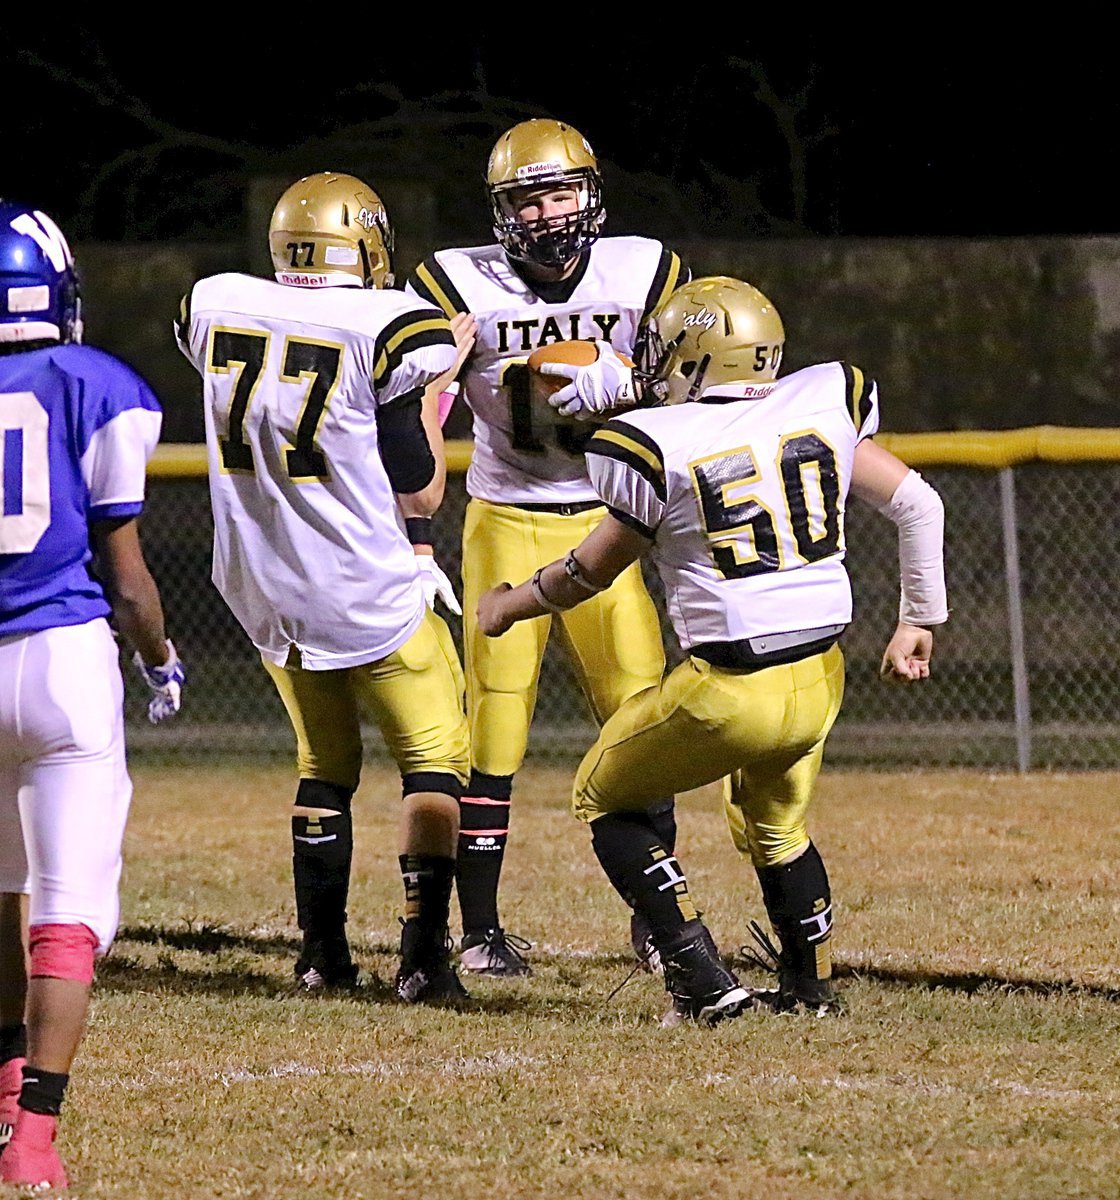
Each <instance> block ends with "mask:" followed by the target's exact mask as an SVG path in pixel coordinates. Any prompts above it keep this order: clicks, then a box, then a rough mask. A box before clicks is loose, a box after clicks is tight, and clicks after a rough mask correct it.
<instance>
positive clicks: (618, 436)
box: [586, 421, 666, 500]
mask: <svg viewBox="0 0 1120 1200" xmlns="http://www.w3.org/2000/svg"><path fill="white" fill-rule="evenodd" d="M586 453H588V454H601V455H603V456H604V457H605V458H613V459H614V460H615V461H616V462H620V463H623V464H625V465H626V466H628V467H632V468H633V469H634V470H635V471H637V472H638V474H639V475H641V477H642V478H643V479H645V480H646V482H647V483H649V485H650V486H651V487H652V488H653V490H654V493H655V494H656V496H657V498H658V499H659V500H664V499H665V494H666V493H665V463H664V462H663V460H662V457H661V450H660V448H659V447H658V445H657V443H656V442H655V441H653V439H652V438H648V437H646V436H645V434H642V433H640V432H639V431H638V430H637V429H634V428H632V427H631V426H622V425H621V422H617V421H612V422H611V423H610V424H609V425H606V426H604V427H603V428H602V429H598V430H596V431H595V435H594V437H592V439H591V441H589V442H588V443H587V450H586Z"/></svg>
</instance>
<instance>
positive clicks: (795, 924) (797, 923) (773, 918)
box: [757, 842, 832, 992]
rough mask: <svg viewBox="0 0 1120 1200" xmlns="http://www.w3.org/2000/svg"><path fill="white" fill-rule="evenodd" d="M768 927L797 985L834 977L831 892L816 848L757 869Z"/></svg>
mask: <svg viewBox="0 0 1120 1200" xmlns="http://www.w3.org/2000/svg"><path fill="white" fill-rule="evenodd" d="M757 874H758V881H759V883H760V884H761V885H762V899H763V902H764V903H765V905H766V912H767V914H768V915H769V917H770V924H771V925H772V926H773V927H774V932H775V933H776V934H777V935H778V940H779V941H780V942H781V944H782V965H783V967H784V968H785V969H786V970H787V971H789V972H790V973H792V975H793V979H794V987H795V989H797V988H798V987H799V985H806V986H807V987H808V988H809V990H810V992H811V991H812V985H814V984H818V983H820V982H822V981H826V980H828V979H830V978H831V977H832V893H831V891H830V890H829V886H828V874H827V872H826V871H825V869H824V863H823V861H822V860H821V856H820V854H819V853H818V852H817V848H816V846H814V845H813V843H812V842H810V843H809V847H808V849H807V850H806V851H805V852H804V853H803V854H799V855H798V856H797V858H795V859H793V860H792V862H787V863H781V864H779V865H778V866H776V867H760V868H757Z"/></svg>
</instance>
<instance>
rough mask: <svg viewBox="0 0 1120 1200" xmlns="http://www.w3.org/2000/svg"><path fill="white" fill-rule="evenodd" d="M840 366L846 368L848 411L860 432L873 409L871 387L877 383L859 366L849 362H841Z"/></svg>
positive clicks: (857, 431) (857, 430)
mask: <svg viewBox="0 0 1120 1200" xmlns="http://www.w3.org/2000/svg"><path fill="white" fill-rule="evenodd" d="M840 366H841V367H842V368H843V370H844V387H845V392H846V397H847V402H848V412H850V413H851V414H852V424H853V425H854V426H855V427H856V433H859V431H860V429H861V428H862V426H863V423H864V421H866V420H867V415H868V413H869V412H870V411H871V389H872V388H873V387H874V386H875V383H874V380H871V379H868V378H867V376H865V375H864V373H863V372H862V371H861V370H860V369H859V367H852V366H849V365H848V364H847V363H841V364H840Z"/></svg>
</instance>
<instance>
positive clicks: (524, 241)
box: [486, 119, 607, 267]
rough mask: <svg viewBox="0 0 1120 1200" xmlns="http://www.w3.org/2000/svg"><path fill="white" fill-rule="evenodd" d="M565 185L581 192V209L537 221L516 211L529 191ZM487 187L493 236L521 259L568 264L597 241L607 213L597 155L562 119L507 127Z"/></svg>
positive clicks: (492, 153) (492, 160)
mask: <svg viewBox="0 0 1120 1200" xmlns="http://www.w3.org/2000/svg"><path fill="white" fill-rule="evenodd" d="M564 185H567V186H571V187H574V188H575V189H576V191H577V192H578V193H579V208H578V210H577V211H576V212H574V213H570V214H568V215H567V216H562V217H552V218H548V219H542V220H537V221H523V220H522V219H521V218H520V217H519V216H518V215H517V208H516V205H515V199H516V198H517V196H518V194H519V193H521V192H523V191H524V190H525V189H529V188H546V187H550V186H551V187H558V186H564ZM486 187H487V189H488V191H489V193H490V207H491V209H492V211H493V217H494V236H495V237H496V238H497V239H498V242H499V244H500V245H501V246H502V248H503V249H504V250H505V252H506V253H507V254H508V255H509V256H510V258H513V259H517V260H519V261H526V260H528V261H531V262H535V263H538V264H539V265H541V266H546V267H560V266H564V265H565V264H566V263H568V262H570V261H571V260H572V259H573V258H575V257H576V255H577V254H579V253H580V252H581V251H583V250H585V249H586V248H587V247H588V246H590V245H591V243H592V242H593V241H595V239H596V238H597V237H598V236H599V232H600V230H601V229H602V227H603V221H604V220H605V218H606V215H607V214H606V210H605V209H604V208H603V180H602V177H601V176H600V174H599V163H598V161H597V160H596V158H595V154H594V152H593V151H592V149H591V147H590V145H589V144H588V142H587V139H586V138H585V137H584V136H583V134H582V133H580V132H579V130H578V129H573V128H572V126H571V125H566V124H565V123H564V122H563V121H552V120H542V119H534V120H531V121H522V122H521V124H520V125H514V127H513V128H512V129H507V130H506V132H505V133H503V134H502V136H501V137H500V138H498V141H497V143H496V144H495V146H494V149H493V150H491V151H490V161H489V164H488V165H487V168H486Z"/></svg>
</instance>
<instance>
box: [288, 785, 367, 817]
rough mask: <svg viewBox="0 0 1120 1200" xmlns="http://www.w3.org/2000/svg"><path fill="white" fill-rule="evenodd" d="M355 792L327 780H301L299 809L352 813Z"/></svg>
mask: <svg viewBox="0 0 1120 1200" xmlns="http://www.w3.org/2000/svg"><path fill="white" fill-rule="evenodd" d="M353 798H354V793H353V791H352V790H351V789H350V788H348V787H343V786H342V784H340V783H328V782H327V781H326V780H325V779H301V780H300V781H299V787H298V788H297V789H296V798H295V801H294V803H295V805H296V807H297V808H326V809H329V810H330V811H331V812H336V813H345V812H349V811H350V801H351V800H352V799H353Z"/></svg>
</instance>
